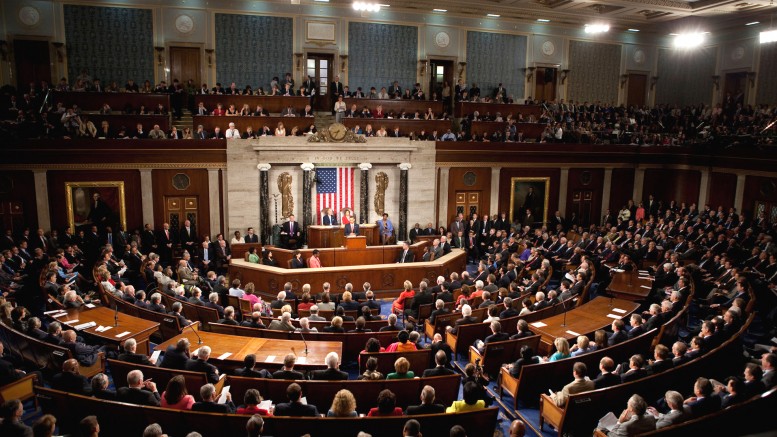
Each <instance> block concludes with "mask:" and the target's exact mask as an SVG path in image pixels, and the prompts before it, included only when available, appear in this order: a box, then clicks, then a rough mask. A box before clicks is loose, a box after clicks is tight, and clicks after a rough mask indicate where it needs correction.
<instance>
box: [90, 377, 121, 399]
mask: <svg viewBox="0 0 777 437" xmlns="http://www.w3.org/2000/svg"><path fill="white" fill-rule="evenodd" d="M108 384H109V381H108V377H107V376H105V374H104V373H98V374H97V375H94V376H93V377H92V396H94V397H96V398H97V399H104V400H106V401H115V400H116V391H114V390H108Z"/></svg>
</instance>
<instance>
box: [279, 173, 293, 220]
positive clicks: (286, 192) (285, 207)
mask: <svg viewBox="0 0 777 437" xmlns="http://www.w3.org/2000/svg"><path fill="white" fill-rule="evenodd" d="M278 191H280V192H281V214H283V217H288V216H290V215H291V214H292V213H293V212H294V196H292V195H291V174H289V173H288V172H283V173H281V174H280V175H279V176H278Z"/></svg>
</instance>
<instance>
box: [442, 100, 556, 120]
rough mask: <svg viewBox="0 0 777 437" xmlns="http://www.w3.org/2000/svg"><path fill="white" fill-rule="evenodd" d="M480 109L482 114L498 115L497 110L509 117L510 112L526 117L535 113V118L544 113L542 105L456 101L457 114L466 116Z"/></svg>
mask: <svg viewBox="0 0 777 437" xmlns="http://www.w3.org/2000/svg"><path fill="white" fill-rule="evenodd" d="M475 111H478V112H479V113H480V115H486V114H491V115H496V113H497V112H499V113H500V114H502V116H504V117H507V115H508V114H513V115H514V116H515V117H517V116H518V114H521V115H523V117H524V118H526V117H528V116H529V115H534V117H535V118H540V115H542V106H539V105H516V104H512V105H508V104H506V103H474V102H457V103H456V116H457V117H465V116H467V115H470V114H472V113H474V112H475Z"/></svg>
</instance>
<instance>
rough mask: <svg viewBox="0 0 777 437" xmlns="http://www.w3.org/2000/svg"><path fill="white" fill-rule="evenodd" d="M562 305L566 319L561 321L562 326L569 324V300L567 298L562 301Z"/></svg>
mask: <svg viewBox="0 0 777 437" xmlns="http://www.w3.org/2000/svg"><path fill="white" fill-rule="evenodd" d="M578 299H580V297H578ZM561 307H562V308H563V309H564V321H563V322H561V326H562V327H566V326H567V301H566V300H562V301H561Z"/></svg>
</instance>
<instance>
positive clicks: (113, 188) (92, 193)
mask: <svg viewBox="0 0 777 437" xmlns="http://www.w3.org/2000/svg"><path fill="white" fill-rule="evenodd" d="M65 198H66V199H65V207H66V208H67V221H68V224H69V225H70V227H71V228H73V231H74V232H77V231H78V230H80V229H82V228H87V227H91V226H92V225H97V227H98V228H99V229H100V230H102V229H104V228H105V227H106V226H111V227H112V228H113V230H117V229H118V228H117V226H122V227H123V228H124V229H125V230H126V229H127V210H126V207H125V202H124V182H121V181H115V182H114V181H106V182H103V181H100V182H65Z"/></svg>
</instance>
